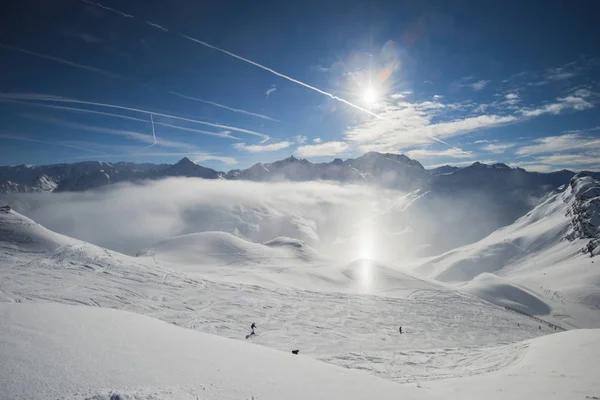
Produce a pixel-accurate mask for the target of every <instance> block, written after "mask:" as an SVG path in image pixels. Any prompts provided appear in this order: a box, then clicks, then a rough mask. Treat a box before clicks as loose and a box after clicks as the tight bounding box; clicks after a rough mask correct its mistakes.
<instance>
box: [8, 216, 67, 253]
mask: <svg viewBox="0 0 600 400" xmlns="http://www.w3.org/2000/svg"><path fill="white" fill-rule="evenodd" d="M75 242H76V241H75V240H73V239H71V238H69V237H67V236H63V235H60V234H58V233H54V232H52V231H50V230H48V229H46V228H44V227H43V226H41V225H39V224H36V223H35V222H34V221H33V220H31V219H29V218H27V217H25V216H23V215H21V214H19V213H16V212H15V211H12V210H9V211H8V212H6V211H0V248H10V249H16V250H21V251H28V252H42V251H47V250H53V249H55V248H57V247H59V246H63V245H68V244H73V243H75Z"/></svg>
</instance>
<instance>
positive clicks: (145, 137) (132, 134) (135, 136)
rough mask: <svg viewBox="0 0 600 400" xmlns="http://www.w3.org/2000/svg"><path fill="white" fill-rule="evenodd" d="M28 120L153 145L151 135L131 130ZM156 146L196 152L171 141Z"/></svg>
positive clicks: (182, 144)
mask: <svg viewBox="0 0 600 400" xmlns="http://www.w3.org/2000/svg"><path fill="white" fill-rule="evenodd" d="M30 118H32V119H35V120H36V121H40V122H45V123H48V124H53V125H57V126H62V127H65V128H69V129H76V130H85V131H89V132H95V133H102V134H107V135H113V136H120V137H123V138H126V139H131V140H136V141H138V142H142V143H146V144H148V145H154V144H155V138H154V137H153V136H152V135H151V134H147V133H140V132H136V131H132V130H122V129H111V128H105V127H99V126H93V125H87V124H80V123H77V122H71V121H65V120H62V119H58V118H51V117H42V116H34V117H30ZM156 145H157V146H160V147H169V148H175V149H182V150H189V151H195V150H196V147H195V146H193V145H191V144H189V143H184V142H178V141H172V140H164V139H163V140H161V141H160V142H158V143H156Z"/></svg>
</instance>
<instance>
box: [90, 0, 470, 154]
mask: <svg viewBox="0 0 600 400" xmlns="http://www.w3.org/2000/svg"><path fill="white" fill-rule="evenodd" d="M81 1H83V2H85V3H90V4H96V5H97V6H98V7H101V8H104V9H107V10H110V11H113V12H115V13H117V14H120V15H122V16H126V17H128V18H133V19H138V18H137V17H135V16H133V15H131V14H126V13H124V12H122V11H118V10H115V9H111V8H110V7H105V6H102V5H101V4H100V3H97V2H96V3H92V2H90V1H89V0H81ZM146 22H147V21H146ZM150 25H151V26H154V24H150ZM158 29H162V30H164V31H167V32H169V33H171V32H170V31H168V30H167V29H166V28H163V27H162V26H161V27H160V28H158ZM179 36H181V37H182V38H184V39H187V40H190V41H192V42H195V43H198V44H200V45H202V46H204V47H208V48H209V49H213V50H216V51H219V52H221V53H223V54H227V55H228V56H230V57H233V58H236V59H238V60H240V61H243V62H245V63H248V64H251V65H254V66H255V67H258V68H260V69H263V70H265V71H267V72H270V73H272V74H273V75H276V76H278V77H280V78H283V79H286V80H288V81H290V82H293V83H295V84H297V85H300V86H304V87H305V88H307V89H310V90H313V91H315V92H317V93H320V94H322V95H324V96H327V97H329V98H331V99H333V100H336V101H339V102H341V103H344V104H346V105H347V106H350V107H353V108H355V109H357V110H360V111H362V112H364V113H366V114H369V115H371V116H373V117H375V118H377V119H380V120H384V121H389V120H388V119H387V118H385V117H382V116H381V115H379V114H376V113H374V112H373V111H371V110H368V109H366V108H364V107H361V106H359V105H356V104H354V103H351V102H349V101H348V100H345V99H343V98H341V97H339V96H336V95H334V94H332V93H329V92H326V91H324V90H322V89H319V88H317V87H315V86H312V85H309V84H308V83H304V82H302V81H299V80H298V79H294V78H292V77H291V76H288V75H285V74H282V73H281V72H277V71H275V70H274V69H272V68H269V67H267V66H265V65H262V64H259V63H257V62H256V61H252V60H250V59H248V58H245V57H242V56H239V55H237V54H235V53H232V52H230V51H228V50H225V49H222V48H220V47H217V46H214V45H212V44H210V43H207V42H204V41H202V40H199V39H196V38H193V37H191V36H188V35H185V34H183V33H180V34H179ZM424 136H425V137H427V138H429V139H431V140H433V141H436V142H438V143H441V144H443V145H445V146H448V147H450V148H452V149H455V150H458V151H460V152H462V153H465V154H469V153H468V152H465V151H464V150H462V149H460V148H458V147H456V146H453V145H451V144H449V143H447V142H445V141H444V140H441V139H438V138H436V137H435V136H429V135H424Z"/></svg>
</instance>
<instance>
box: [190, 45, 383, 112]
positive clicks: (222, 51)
mask: <svg viewBox="0 0 600 400" xmlns="http://www.w3.org/2000/svg"><path fill="white" fill-rule="evenodd" d="M179 35H180V36H181V37H183V38H185V39H187V40H191V41H192V42H196V43H198V44H201V45H202V46H205V47H208V48H210V49H213V50H217V51H220V52H221V53H224V54H227V55H228V56H231V57H233V58H237V59H238V60H240V61H244V62H246V63H248V64H252V65H254V66H255V67H258V68H260V69H264V70H265V71H268V72H270V73H272V74H273V75H277V76H278V77H280V78H283V79H287V80H288V81H290V82H294V83H295V84H298V85H300V86H304V87H305V88H307V89H310V90H314V91H315V92H318V93H321V94H322V95H325V96H327V97H329V98H331V99H333V100H337V101H339V102H342V103H344V104H346V105H348V106H350V107H354V108H356V109H357V110H360V111H362V112H365V113H367V114H370V115H372V116H374V117H375V118H379V119H384V118H383V117H381V116H380V115H378V114H375V113H374V112H373V111H371V110H367V109H366V108H363V107H361V106H357V105H356V104H354V103H351V102H349V101H348V100H345V99H342V98H341V97H338V96H336V95H334V94H331V93H329V92H326V91H324V90H321V89H319V88H317V87H314V86H311V85H309V84H308V83H304V82H302V81H299V80H298V79H294V78H292V77H290V76H287V75H285V74H282V73H281V72H277V71H275V70H274V69H272V68H269V67H267V66H264V65H262V64H259V63H257V62H255V61H252V60H249V59H247V58H244V57H242V56H238V55H237V54H234V53H232V52H230V51H227V50H225V49H222V48H220V47H217V46H213V45H212V44H209V43H206V42H203V41H202V40H198V39H196V38H193V37H191V36H188V35H185V34H183V33H181V34H179Z"/></svg>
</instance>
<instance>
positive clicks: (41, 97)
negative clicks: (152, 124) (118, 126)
mask: <svg viewBox="0 0 600 400" xmlns="http://www.w3.org/2000/svg"><path fill="white" fill-rule="evenodd" d="M3 100H21V101H31V102H34V101H39V102H58V103H71V104H84V105H88V106H96V107H103V108H111V109H116V110H122V111H132V112H136V113H141V114H145V115H147V116H148V118H150V117H149V116H150V114H152V115H153V116H154V117H157V116H159V117H165V118H171V119H175V120H179V121H183V122H189V123H194V124H200V125H207V126H212V127H214V128H221V129H225V130H231V131H235V132H242V133H246V134H249V135H253V136H258V137H261V138H263V139H264V140H268V139H269V136H267V135H265V134H263V133H260V132H255V131H252V130H249V129H244V128H238V127H235V126H228V125H222V124H215V123H212V122H207V121H200V120H197V119H192V118H185V117H180V116H177V115H172V114H165V113H159V112H154V111H148V110H144V109H140V108H133V107H125V106H121V105H118V104H110V103H99V102H94V101H85V100H77V99H71V98H66V97H59V96H52V95H47V94H38V93H0V101H3Z"/></svg>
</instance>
